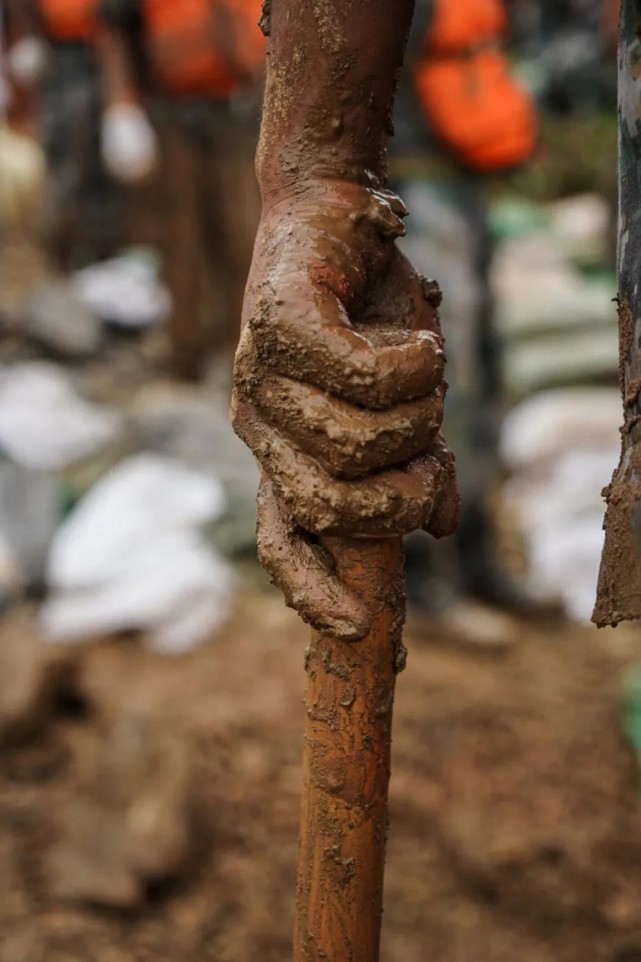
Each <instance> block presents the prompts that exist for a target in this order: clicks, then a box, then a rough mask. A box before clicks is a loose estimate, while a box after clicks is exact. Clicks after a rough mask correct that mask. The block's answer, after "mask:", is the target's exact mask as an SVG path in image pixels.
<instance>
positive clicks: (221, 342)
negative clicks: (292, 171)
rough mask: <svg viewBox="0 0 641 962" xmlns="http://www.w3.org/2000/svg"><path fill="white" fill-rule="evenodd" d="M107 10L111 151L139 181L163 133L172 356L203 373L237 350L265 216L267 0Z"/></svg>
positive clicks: (112, 5) (134, 4) (107, 4)
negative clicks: (260, 174) (262, 141)
mask: <svg viewBox="0 0 641 962" xmlns="http://www.w3.org/2000/svg"><path fill="white" fill-rule="evenodd" d="M100 9H101V17H102V22H103V23H104V24H105V26H106V28H107V29H106V32H104V33H102V34H101V42H100V50H101V54H100V56H101V63H102V69H103V76H104V78H105V86H106V89H107V91H108V103H107V108H106V111H105V114H104V120H103V138H102V149H103V156H104V158H105V162H106V164H107V166H108V167H109V169H110V170H111V171H112V172H113V174H114V175H115V176H117V177H120V178H121V179H123V180H135V179H136V178H137V176H138V172H137V170H136V169H135V168H136V164H137V162H138V157H137V151H139V152H140V155H141V157H142V167H143V168H144V167H145V166H146V154H147V146H146V145H147V144H148V143H151V141H152V139H153V133H152V131H153V130H155V131H157V134H158V139H159V145H160V146H159V150H160V159H159V165H160V176H159V185H160V191H159V196H158V206H157V209H156V215H157V218H158V223H159V233H160V235H161V237H160V243H161V248H162V252H163V256H164V265H165V275H166V279H167V283H168V286H169V289H170V292H171V295H172V299H173V311H172V318H171V337H172V351H173V363H174V369H175V372H176V373H177V374H178V375H179V376H181V377H183V378H186V379H189V380H195V379H198V378H199V377H200V376H201V374H202V373H203V367H204V363H205V361H206V359H207V356H208V354H210V353H211V352H213V351H214V350H217V349H223V348H228V349H229V351H230V353H231V350H232V349H233V345H234V344H235V341H236V339H237V334H238V327H239V323H240V320H239V319H240V312H241V305H242V298H243V293H244V287H245V281H246V278H247V275H248V272H249V266H250V263H251V255H252V248H253V242H254V236H255V232H256V227H257V224H258V218H259V196H258V186H257V183H256V179H255V174H254V152H255V143H256V139H257V135H258V111H259V101H260V94H261V92H262V91H261V87H262V84H261V81H262V73H263V65H264V55H265V53H264V38H263V36H262V33H261V32H260V29H259V27H258V21H259V18H260V14H261V10H260V0H102V2H101V8H100ZM136 49H138V50H139V57H138V59H136V58H135V57H134V56H132V52H133V51H135V50H136ZM136 145H137V146H136Z"/></svg>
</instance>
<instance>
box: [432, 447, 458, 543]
mask: <svg viewBox="0 0 641 962" xmlns="http://www.w3.org/2000/svg"><path fill="white" fill-rule="evenodd" d="M431 453H432V456H433V457H434V458H435V459H436V460H437V461H438V463H439V465H440V472H439V476H438V482H437V491H436V496H435V499H434V509H433V511H432V513H431V515H430V517H429V520H428V522H427V524H426V525H424V528H425V530H426V531H427V532H428V533H429V534H431V535H432V536H433V537H435V538H446V537H448V536H449V535H451V534H454V532H455V531H456V529H457V527H458V522H459V513H460V506H461V502H460V497H459V491H458V483H457V480H456V464H455V459H454V455H453V454H452V452H451V451H450V449H449V448H448V446H447V444H446V443H445V439H444V438H443V435H442V434H438V435H437V437H436V438H435V439H434V441H433V442H432V449H431Z"/></svg>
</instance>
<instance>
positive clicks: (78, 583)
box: [47, 454, 225, 590]
mask: <svg viewBox="0 0 641 962" xmlns="http://www.w3.org/2000/svg"><path fill="white" fill-rule="evenodd" d="M224 504H225V496H224V492H223V488H222V485H221V484H220V483H219V482H218V481H217V480H216V479H215V478H212V477H208V476H206V475H204V474H202V473H201V472H199V471H194V470H192V469H191V468H188V467H186V466H185V465H183V464H181V463H180V462H179V461H175V460H172V459H171V458H165V457H162V456H160V455H155V454H138V455H135V456H133V457H130V458H127V460H126V461H123V462H122V463H120V464H119V465H117V466H116V467H115V468H112V470H111V471H110V472H109V473H108V474H106V475H105V476H104V477H103V478H102V479H101V480H100V481H99V482H98V483H97V484H96V485H94V487H93V488H91V490H90V491H89V492H88V493H87V494H86V495H85V497H84V498H83V499H82V501H81V502H80V504H79V505H78V506H77V507H76V509H75V510H74V512H73V513H72V514H71V515H70V517H69V518H68V519H67V520H66V522H65V523H64V524H63V525H62V527H61V528H60V529H59V531H58V532H57V534H56V537H55V538H54V540H53V544H52V546H51V551H50V554H49V561H48V565H47V582H48V584H49V585H50V586H51V587H57V588H67V589H71V590H74V589H78V588H83V587H91V586H93V585H97V584H100V583H102V582H104V581H109V580H111V579H112V578H113V577H114V576H117V575H118V572H119V571H120V569H121V567H122V566H123V565H129V564H130V559H131V558H132V557H136V556H138V555H139V554H141V553H142V555H143V556H145V553H146V551H147V548H148V545H150V544H153V543H155V542H156V541H157V540H158V539H161V540H162V539H163V538H164V537H166V535H167V533H171V532H175V531H180V530H184V529H186V528H196V527H197V526H198V525H201V524H204V523H205V522H207V521H211V520H214V519H215V518H217V517H218V516H219V515H220V514H221V513H222V511H223V508H224Z"/></svg>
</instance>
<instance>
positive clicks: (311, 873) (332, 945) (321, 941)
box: [294, 538, 405, 962]
mask: <svg viewBox="0 0 641 962" xmlns="http://www.w3.org/2000/svg"><path fill="white" fill-rule="evenodd" d="M325 544H326V546H327V547H328V548H329V550H330V551H331V553H332V555H333V556H334V558H335V560H336V566H337V570H338V573H339V575H340V576H341V578H342V579H343V580H344V581H345V582H346V583H347V584H348V585H349V586H350V587H351V588H353V589H354V590H355V591H357V592H358V593H359V594H360V595H361V597H363V598H364V599H365V600H366V601H367V603H368V605H371V607H372V610H373V611H374V612H375V618H374V623H373V626H372V630H371V631H370V633H369V635H368V636H367V637H366V638H365V639H364V640H363V641H361V642H358V643H356V644H346V643H344V642H338V641H335V640H334V639H333V638H329V637H325V636H323V635H319V634H313V636H312V640H311V644H310V647H309V649H308V651H307V655H306V670H307V674H308V684H307V699H306V706H307V718H306V724H305V746H304V761H303V800H302V816H301V838H300V858H299V868H298V889H297V904H296V917H295V931H294V960H295V962H377V960H378V957H379V942H380V929H381V915H382V906H383V873H384V862H385V841H386V834H387V817H388V816H387V808H388V801H387V800H388V783H389V776H390V747H391V734H392V706H393V701H394V686H395V680H396V674H397V671H398V670H399V668H400V667H402V665H403V664H404V654H405V651H404V649H403V647H402V641H401V633H402V627H403V620H404V613H405V606H404V591H403V549H402V543H401V541H400V539H397V538H393V539H387V540H384V541H368V542H363V541H345V540H338V539H328V540H327V541H326V542H325Z"/></svg>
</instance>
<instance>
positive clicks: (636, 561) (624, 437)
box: [593, 0, 641, 626]
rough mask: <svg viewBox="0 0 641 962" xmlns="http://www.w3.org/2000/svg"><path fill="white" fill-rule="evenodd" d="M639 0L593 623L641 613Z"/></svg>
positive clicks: (626, 117) (626, 66) (624, 152)
mask: <svg viewBox="0 0 641 962" xmlns="http://www.w3.org/2000/svg"><path fill="white" fill-rule="evenodd" d="M640 37H641V2H640V0H623V3H622V5H621V20H620V33H619V238H618V248H619V249H618V268H617V273H618V297H617V302H618V313H619V381H620V386H621V394H622V399H623V414H624V422H623V427H622V429H621V460H620V461H619V466H618V468H617V470H616V471H615V473H614V477H613V478H612V483H611V484H610V485H609V487H608V488H607V489H606V497H607V512H606V517H605V525H604V527H605V547H604V550H603V557H602V560H601V571H600V574H599V585H598V593H597V602H596V606H595V609H594V615H593V620H594V621H595V623H596V624H597V625H599V626H603V625H617V624H618V623H619V622H621V621H626V620H634V619H638V618H641V286H640V285H639V277H640V276H641V119H640V117H641V84H640V81H639V75H640V71H641V40H640Z"/></svg>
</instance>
